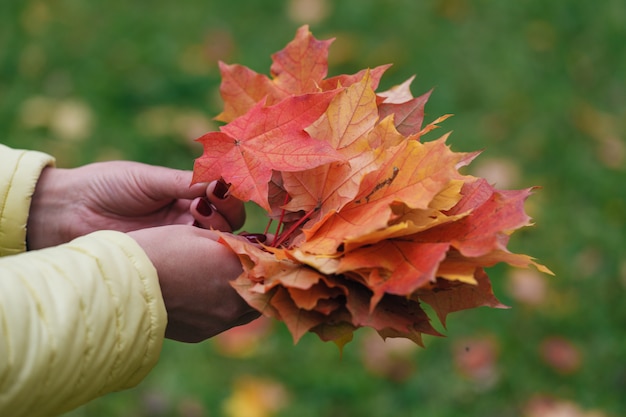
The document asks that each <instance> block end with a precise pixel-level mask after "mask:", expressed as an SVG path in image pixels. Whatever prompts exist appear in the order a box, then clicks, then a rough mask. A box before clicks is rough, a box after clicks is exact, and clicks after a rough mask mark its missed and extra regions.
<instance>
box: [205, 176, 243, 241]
mask: <svg viewBox="0 0 626 417" xmlns="http://www.w3.org/2000/svg"><path fill="white" fill-rule="evenodd" d="M206 199H207V201H208V202H209V203H210V204H211V205H212V206H213V207H214V208H215V209H216V210H217V211H218V212H219V214H220V215H221V216H223V217H224V218H225V219H226V221H227V222H228V224H229V225H230V227H231V230H237V229H240V228H241V226H243V224H244V222H245V220H246V211H245V207H244V204H243V202H241V201H240V200H238V199H236V198H235V197H233V196H231V195H230V194H229V193H228V185H227V184H226V183H225V182H224V181H223V180H218V181H213V182H211V183H210V184H209V185H208V187H207V188H206Z"/></svg>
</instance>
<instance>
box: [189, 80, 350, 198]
mask: <svg viewBox="0 0 626 417" xmlns="http://www.w3.org/2000/svg"><path fill="white" fill-rule="evenodd" d="M336 93H337V91H330V92H325V93H319V94H311V95H304V96H294V97H289V98H286V99H284V100H283V101H281V102H279V103H278V104H276V105H274V106H269V107H264V106H263V103H260V104H258V105H255V107H253V108H252V109H250V111H248V113H246V114H245V115H243V116H240V117H238V118H237V119H235V120H234V121H233V122H231V123H229V124H228V125H225V126H223V127H222V128H221V131H220V132H210V133H207V134H206V135H204V136H202V137H201V138H199V139H198V141H199V142H200V143H202V145H203V146H204V153H203V155H202V156H201V157H200V158H198V159H196V162H195V164H194V177H193V182H194V183H197V182H209V181H213V180H216V179H219V178H220V177H222V178H224V180H225V181H226V182H228V183H230V184H231V194H232V195H234V196H235V197H237V198H239V199H241V200H243V201H249V200H251V201H254V202H256V203H257V204H259V205H260V206H261V207H263V208H264V209H266V210H269V209H270V206H269V203H268V201H267V193H268V182H269V181H270V179H271V177H272V170H282V171H297V170H302V169H307V168H312V167H314V166H317V165H321V164H324V163H328V162H332V161H338V160H342V159H343V158H342V157H341V155H339V154H338V153H337V152H336V151H335V150H334V149H333V148H332V147H331V146H330V145H329V144H328V143H326V142H323V141H320V140H316V139H313V138H311V137H310V136H309V135H308V134H307V133H306V132H305V131H304V128H305V127H306V126H308V125H310V124H311V123H312V122H313V121H315V120H316V119H317V118H319V116H320V115H321V114H322V113H323V112H324V110H325V109H326V106H327V105H328V103H329V102H330V100H331V99H332V98H333V96H334V95H335V94H336Z"/></svg>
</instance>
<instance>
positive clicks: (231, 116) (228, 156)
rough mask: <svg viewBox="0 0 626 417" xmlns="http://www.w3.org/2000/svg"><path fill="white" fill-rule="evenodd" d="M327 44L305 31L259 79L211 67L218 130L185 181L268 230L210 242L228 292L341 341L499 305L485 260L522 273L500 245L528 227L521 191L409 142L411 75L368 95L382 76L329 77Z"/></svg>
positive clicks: (419, 105) (233, 68)
mask: <svg viewBox="0 0 626 417" xmlns="http://www.w3.org/2000/svg"><path fill="white" fill-rule="evenodd" d="M331 42H332V40H326V41H320V40H318V39H316V38H315V37H313V35H312V34H311V33H310V31H309V28H308V27H307V26H303V27H301V28H300V29H299V30H298V31H297V33H296V36H295V38H294V39H293V40H292V41H291V42H290V43H288V45H287V46H286V47H285V48H284V49H283V50H281V51H279V52H277V53H275V54H273V55H272V60H273V61H272V65H271V68H270V72H271V77H268V76H265V75H263V74H259V73H256V72H254V71H253V70H251V69H249V68H247V67H245V66H242V65H226V64H224V63H220V70H221V74H222V84H221V87H220V92H221V95H222V98H223V100H224V104H225V106H224V111H223V112H222V113H221V114H220V115H219V116H217V119H218V120H220V121H223V122H225V124H224V125H223V126H221V127H220V130H219V131H218V132H210V133H207V134H205V135H204V136H202V137H201V138H199V139H198V141H199V142H200V143H202V145H203V146H204V153H203V155H202V156H201V157H199V158H198V159H197V160H196V161H195V164H194V179H193V181H194V182H208V181H212V180H215V179H219V178H222V179H223V180H224V181H225V182H227V183H228V184H230V188H229V193H230V194H232V195H233V196H235V197H237V198H239V199H241V200H243V201H253V202H255V203H256V204H258V205H259V206H260V207H262V208H263V209H265V210H266V211H267V214H268V216H269V219H270V220H269V222H270V223H271V222H272V221H275V222H277V229H276V230H277V231H276V234H275V237H274V239H273V241H268V242H265V243H264V244H252V243H250V242H247V241H245V240H243V239H239V238H236V237H234V236H232V235H228V234H222V235H221V241H222V243H223V244H225V245H226V246H228V247H229V248H230V249H232V251H233V252H235V253H236V254H237V255H238V256H239V258H240V260H241V263H242V265H243V273H242V274H241V275H240V276H239V277H238V278H237V279H236V280H235V281H234V282H233V286H234V288H235V289H236V290H237V291H238V292H239V294H240V295H241V296H242V297H243V298H244V299H245V300H246V301H247V302H248V303H249V304H250V305H251V306H252V307H254V308H256V309H257V310H259V311H260V312H261V313H263V314H264V315H266V316H269V317H274V318H276V319H278V320H281V321H283V322H285V324H286V326H287V327H288V329H289V330H290V332H291V334H292V335H293V338H294V341H296V342H297V341H298V340H299V339H300V337H301V336H302V335H303V334H304V333H306V332H314V333H316V334H317V335H318V336H319V337H320V338H321V339H322V340H324V341H334V342H335V343H337V344H338V345H339V346H343V345H344V344H345V343H347V342H348V341H350V340H351V339H352V334H353V332H354V331H355V330H356V329H357V328H359V327H363V326H368V327H371V328H374V329H375V330H376V331H377V332H378V333H379V334H380V335H381V336H382V337H383V338H386V337H404V338H408V339H411V340H413V341H415V342H416V343H418V344H420V345H421V344H422V334H431V335H437V334H438V332H437V331H436V330H435V329H434V328H433V327H432V326H431V324H430V320H429V317H428V316H427V315H426V313H425V312H424V310H423V309H422V307H421V303H428V304H429V305H430V306H431V307H432V308H433V309H434V311H435V312H436V314H437V315H438V317H439V319H440V320H441V321H442V323H443V324H444V325H445V318H446V315H447V314H448V313H450V312H454V311H458V310H462V309H469V308H474V307H478V306H491V307H503V306H502V305H501V304H500V302H499V301H498V300H497V299H496V297H495V296H494V294H493V292H492V289H491V284H490V281H489V278H488V276H487V274H486V273H485V267H490V266H493V265H495V264H496V263H500V262H505V263H508V264H510V265H513V266H516V267H528V266H531V265H532V266H535V267H537V268H538V269H539V270H541V271H544V272H548V273H549V271H548V270H547V268H545V267H544V266H542V265H539V264H537V263H536V262H535V261H534V260H533V259H532V258H531V257H529V256H526V255H522V254H514V253H511V252H510V251H508V250H507V248H506V245H507V242H508V240H509V236H510V235H511V233H512V232H513V231H514V230H516V229H518V228H521V227H523V226H527V225H529V222H530V219H529V217H528V216H527V215H526V213H525V211H524V201H525V200H526V198H527V197H528V196H529V195H530V193H531V191H532V189H525V190H517V191H502V190H497V189H495V188H494V187H492V186H491V185H490V184H489V183H488V182H487V181H485V180H484V179H481V178H476V177H473V176H469V175H463V174H461V173H460V172H459V168H461V167H463V166H466V165H468V164H469V163H470V162H471V161H472V160H473V159H474V158H475V157H476V156H477V155H478V153H477V152H476V153H456V152H452V151H451V150H450V149H449V147H448V146H447V145H446V137H447V135H443V136H442V137H440V138H439V139H436V140H432V141H427V142H422V141H421V140H420V139H421V138H422V136H423V135H424V134H425V133H427V132H429V131H431V130H433V129H435V128H436V127H437V124H438V123H440V122H441V121H443V120H444V119H445V118H447V116H443V117H440V118H438V119H437V120H434V121H433V122H431V123H428V124H424V105H425V104H426V101H427V100H428V98H429V95H430V93H427V94H424V95H422V96H419V97H413V96H412V94H411V92H410V89H409V86H410V83H411V81H412V79H409V80H408V81H406V82H405V83H403V84H401V85H398V86H396V87H394V88H391V89H390V90H387V91H383V92H376V89H377V87H378V84H379V81H380V79H381V77H382V75H383V73H384V72H385V70H386V69H387V68H388V66H380V67H376V68H373V69H366V70H363V71H360V72H358V73H356V74H351V75H339V76H335V77H328V78H327V68H328V63H327V58H328V50H329V46H330V44H331Z"/></svg>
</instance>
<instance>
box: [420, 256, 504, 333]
mask: <svg viewBox="0 0 626 417" xmlns="http://www.w3.org/2000/svg"><path fill="white" fill-rule="evenodd" d="M474 279H475V281H476V284H468V283H465V282H460V281H448V280H444V279H439V280H437V283H436V284H435V285H434V287H432V288H429V289H428V290H422V291H418V292H417V293H416V296H417V297H418V298H419V299H420V300H422V301H424V302H426V303H428V304H429V305H430V306H431V307H432V308H433V309H434V310H435V312H436V313H437V317H439V320H440V321H441V323H442V324H443V325H444V326H445V325H446V317H447V316H448V314H450V313H454V312H455V311H460V310H466V309H469V308H476V307H483V306H487V307H494V308H508V307H507V306H505V305H504V304H502V303H500V301H498V299H497V298H496V297H495V295H494V294H493V290H492V288H491V283H490V282H489V277H488V276H487V274H486V273H485V271H484V270H483V269H481V268H478V269H476V270H475V272H474Z"/></svg>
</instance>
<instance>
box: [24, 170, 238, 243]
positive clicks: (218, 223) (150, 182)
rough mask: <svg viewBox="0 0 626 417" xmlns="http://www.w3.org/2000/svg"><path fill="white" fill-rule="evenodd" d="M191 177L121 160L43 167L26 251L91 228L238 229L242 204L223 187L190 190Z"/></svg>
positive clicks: (60, 240)
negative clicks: (193, 226) (180, 226)
mask: <svg viewBox="0 0 626 417" xmlns="http://www.w3.org/2000/svg"><path fill="white" fill-rule="evenodd" d="M191 177H192V173H191V172H190V171H181V170H175V169H169V168H164V167H158V166H151V165H146V164H141V163H137V162H127V161H111V162H100V163H94V164H89V165H85V166H82V167H79V168H74V169H58V168H46V169H44V171H43V172H42V174H41V177H40V179H39V182H38V183H37V187H36V189H35V193H34V194H33V199H32V203H31V209H30V214H29V218H28V227H27V241H28V247H29V249H40V248H45V247H48V246H55V245H58V244H61V243H65V242H68V241H70V240H72V239H74V238H76V237H78V236H82V235H85V234H87V233H90V232H93V231H96V230H117V231H121V232H128V231H132V230H138V229H143V228H146V227H155V226H161V225H168V224H188V225H191V224H193V223H194V222H196V223H197V224H199V225H201V226H202V227H205V228H215V229H219V230H223V231H232V230H236V229H238V228H240V227H241V226H242V224H243V222H244V220H245V211H244V207H243V203H241V202H240V201H238V200H237V199H235V198H233V197H229V196H227V193H226V190H227V188H226V187H225V186H224V184H223V183H222V184H219V185H218V183H217V182H213V183H211V184H208V185H207V184H195V185H193V186H191V187H190V186H189V184H190V183H191ZM220 197H221V198H220Z"/></svg>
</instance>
